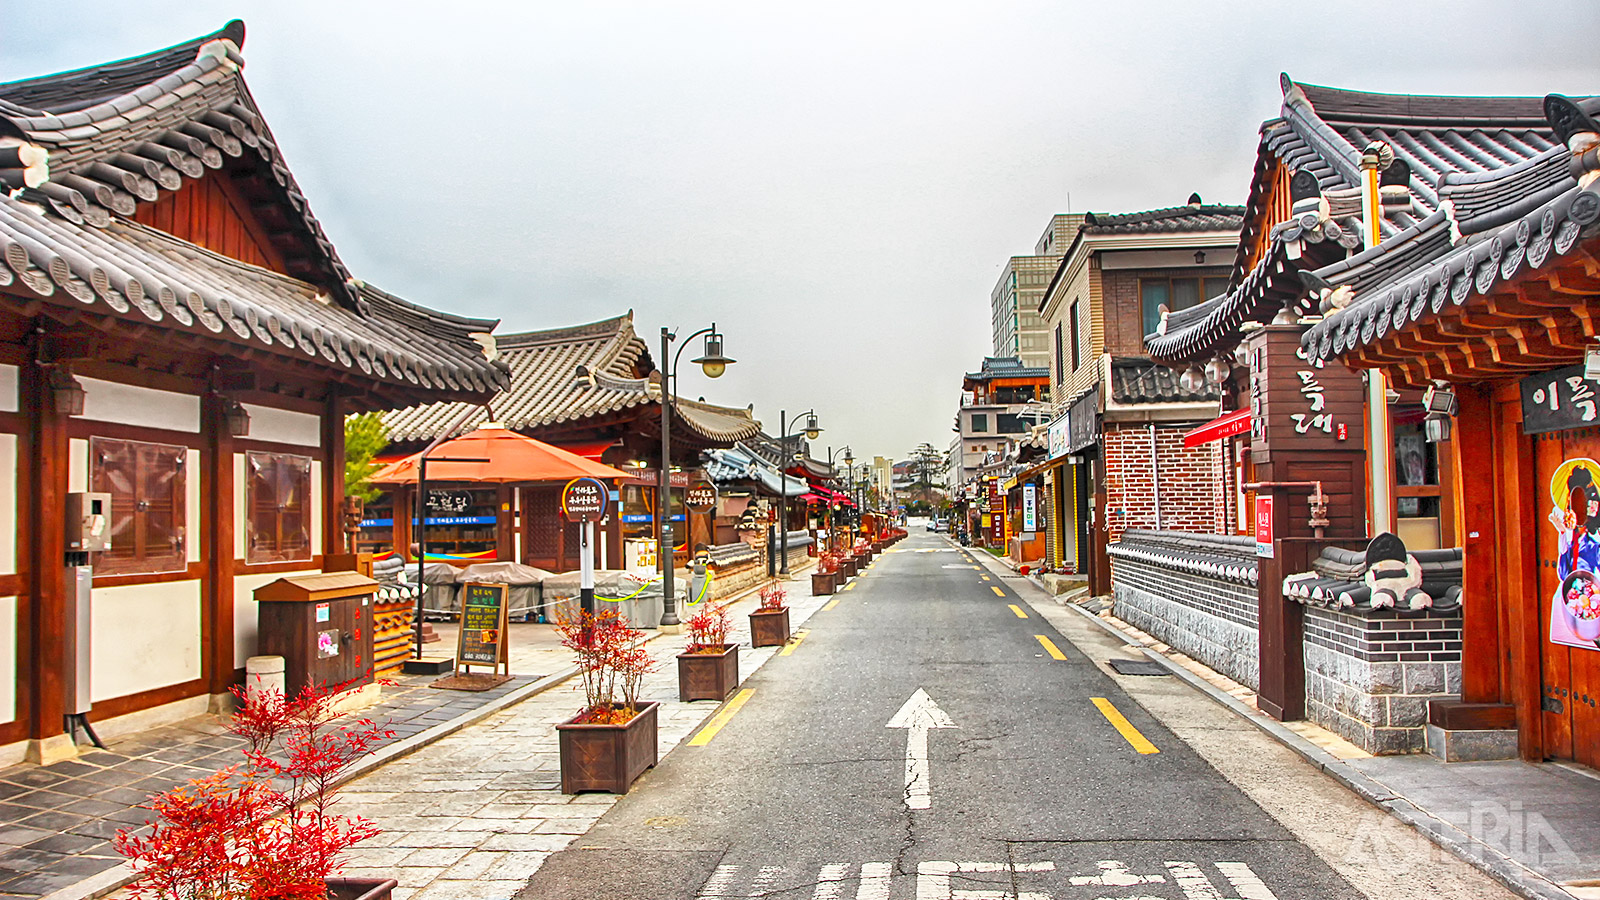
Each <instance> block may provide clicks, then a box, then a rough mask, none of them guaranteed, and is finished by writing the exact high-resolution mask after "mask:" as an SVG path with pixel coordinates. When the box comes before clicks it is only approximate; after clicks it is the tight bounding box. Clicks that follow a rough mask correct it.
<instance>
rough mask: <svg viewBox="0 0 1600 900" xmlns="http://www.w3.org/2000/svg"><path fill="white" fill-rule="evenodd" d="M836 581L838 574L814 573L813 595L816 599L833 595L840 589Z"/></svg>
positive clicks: (812, 578) (812, 579)
mask: <svg viewBox="0 0 1600 900" xmlns="http://www.w3.org/2000/svg"><path fill="white" fill-rule="evenodd" d="M836 579H837V573H834V572H812V573H811V595H812V596H814V597H826V596H828V595H829V594H831V593H833V592H834V590H835V589H837V587H838V584H837V582H836Z"/></svg>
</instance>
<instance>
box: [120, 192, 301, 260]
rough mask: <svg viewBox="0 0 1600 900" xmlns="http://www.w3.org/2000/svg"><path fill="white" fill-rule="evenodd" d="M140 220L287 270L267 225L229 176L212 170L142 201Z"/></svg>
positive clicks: (136, 214) (230, 253)
mask: <svg viewBox="0 0 1600 900" xmlns="http://www.w3.org/2000/svg"><path fill="white" fill-rule="evenodd" d="M133 219H134V221H136V222H138V223H140V224H142V225H148V226H150V227H151V228H154V229H156V230H158V231H165V232H166V233H168V234H171V235H173V236H175V237H179V238H182V239H184V240H186V241H189V242H190V243H194V244H199V245H200V246H202V247H204V248H206V249H207V250H210V251H212V252H213V253H220V254H222V255H223V256H227V257H231V258H233V259H237V260H239V261H241V262H247V263H250V264H251V265H255V266H260V267H262V268H264V269H272V270H273V271H276V272H284V271H287V270H286V269H285V267H284V263H283V257H282V255H281V254H279V253H278V251H277V249H276V248H274V247H273V245H272V239H271V238H270V237H269V235H268V232H267V230H266V229H265V228H264V227H263V226H262V225H261V223H260V222H259V221H258V220H257V219H256V217H255V216H254V215H253V214H251V212H250V205H249V203H247V202H245V201H244V199H243V198H242V197H241V196H240V195H239V193H238V192H237V191H236V190H235V189H234V188H233V186H232V185H230V184H229V183H228V180H227V176H226V175H222V174H220V173H218V172H207V173H206V175H205V177H204V178H201V179H200V180H199V181H187V180H186V181H184V183H183V187H181V188H179V189H178V190H176V191H173V192H172V193H165V192H163V193H162V195H161V198H160V199H158V200H157V201H156V202H154V203H141V204H139V207H138V209H136V210H135V211H134V214H133Z"/></svg>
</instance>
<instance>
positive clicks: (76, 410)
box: [49, 369, 89, 416]
mask: <svg viewBox="0 0 1600 900" xmlns="http://www.w3.org/2000/svg"><path fill="white" fill-rule="evenodd" d="M49 385H50V394H51V399H52V400H53V401H54V402H55V407H56V414H57V415H62V416H81V415H83V401H84V399H85V398H86V397H88V395H89V394H88V392H87V391H85V390H84V389H83V385H82V384H79V383H78V379H76V378H73V377H72V373H71V372H68V371H66V370H64V369H51V370H50V378H49Z"/></svg>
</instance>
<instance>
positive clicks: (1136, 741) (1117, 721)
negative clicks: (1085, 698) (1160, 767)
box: [1089, 697, 1161, 754]
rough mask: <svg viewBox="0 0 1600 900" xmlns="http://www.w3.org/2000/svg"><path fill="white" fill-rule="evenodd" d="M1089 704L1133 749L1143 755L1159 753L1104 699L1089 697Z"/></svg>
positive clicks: (1153, 745) (1154, 746)
mask: <svg viewBox="0 0 1600 900" xmlns="http://www.w3.org/2000/svg"><path fill="white" fill-rule="evenodd" d="M1089 702H1091V703H1093V704H1094V705H1095V707H1096V708H1097V709H1099V710H1100V715H1102V716H1105V717H1106V721H1107V722H1110V723H1111V727H1112V728H1115V729H1116V730H1117V733H1118V734H1121V735H1122V737H1123V739H1124V740H1126V741H1127V742H1128V743H1129V744H1130V745H1131V746H1132V747H1133V749H1135V750H1137V751H1139V752H1140V753H1144V754H1150V753H1160V752H1161V751H1160V750H1158V749H1156V745H1155V744H1152V743H1150V740H1149V739H1148V738H1146V737H1145V736H1144V735H1142V734H1140V733H1139V729H1137V728H1135V727H1133V723H1132V722H1129V721H1128V719H1127V717H1126V716H1124V715H1123V714H1122V713H1121V712H1119V711H1118V710H1117V708H1116V707H1115V706H1112V705H1111V701H1110V700H1107V699H1106V698H1104V697H1090V698H1089Z"/></svg>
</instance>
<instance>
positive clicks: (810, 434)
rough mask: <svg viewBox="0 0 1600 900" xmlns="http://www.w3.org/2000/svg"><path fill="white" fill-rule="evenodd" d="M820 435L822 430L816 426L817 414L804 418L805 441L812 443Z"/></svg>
mask: <svg viewBox="0 0 1600 900" xmlns="http://www.w3.org/2000/svg"><path fill="white" fill-rule="evenodd" d="M821 434H822V428H821V427H820V426H818V425H817V414H816V413H812V414H810V415H808V416H806V440H808V441H814V440H816V439H817V437H818V436H819V435H821Z"/></svg>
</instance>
